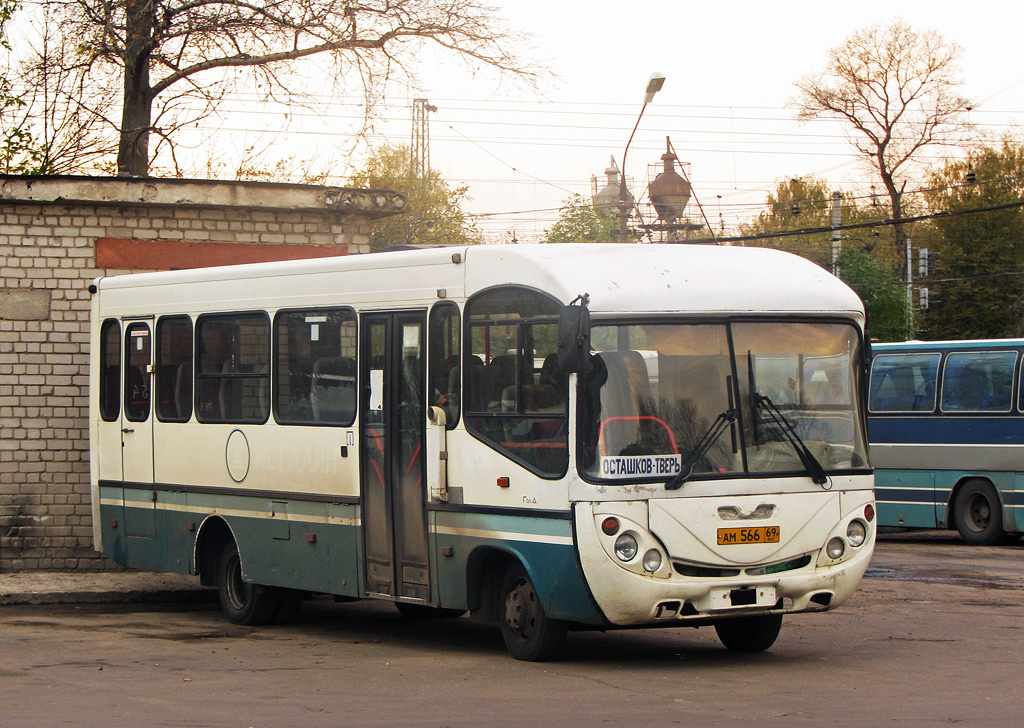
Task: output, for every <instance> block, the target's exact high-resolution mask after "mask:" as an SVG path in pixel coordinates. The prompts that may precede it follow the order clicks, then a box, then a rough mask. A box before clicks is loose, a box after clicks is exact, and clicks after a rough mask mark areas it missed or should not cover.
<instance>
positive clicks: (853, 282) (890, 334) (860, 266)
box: [839, 245, 914, 341]
mask: <svg viewBox="0 0 1024 728" xmlns="http://www.w3.org/2000/svg"><path fill="white" fill-rule="evenodd" d="M839 277H840V278H842V279H843V281H844V282H845V283H846V285H848V286H849V287H850V288H852V289H853V290H854V291H855V292H856V293H857V295H858V296H860V298H861V300H862V301H864V308H865V310H866V311H867V328H868V336H870V337H871V338H872V339H873V340H875V341H906V340H907V339H912V338H914V321H913V312H912V311H911V310H910V307H909V306H908V305H907V289H906V286H905V285H904V284H903V282H902V281H901V280H900V278H899V275H898V274H897V273H896V271H894V270H893V269H892V268H890V267H889V266H888V265H887V264H886V263H885V262H884V261H882V260H881V259H879V258H878V257H877V256H875V255H872V254H871V253H868V252H865V251H863V250H859V249H858V248H856V247H854V246H849V245H848V246H845V247H844V248H843V250H842V252H841V253H840V254H839Z"/></svg>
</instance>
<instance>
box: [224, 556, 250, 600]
mask: <svg viewBox="0 0 1024 728" xmlns="http://www.w3.org/2000/svg"><path fill="white" fill-rule="evenodd" d="M250 588H252V587H251V585H250V584H248V583H246V582H245V581H244V580H243V579H242V564H241V561H239V559H238V554H235V555H234V556H233V557H231V561H230V563H229V564H228V573H227V595H228V600H229V601H230V602H231V606H233V607H234V608H235V609H241V608H242V607H244V606H245V603H246V601H247V600H248V598H249V589H250Z"/></svg>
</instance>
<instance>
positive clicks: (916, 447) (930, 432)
mask: <svg viewBox="0 0 1024 728" xmlns="http://www.w3.org/2000/svg"><path fill="white" fill-rule="evenodd" d="M872 351H873V359H872V364H871V384H870V399H869V403H868V410H869V416H868V436H869V439H870V441H871V455H872V461H873V463H874V465H875V467H876V472H875V487H876V494H877V498H878V517H879V525H881V526H897V527H904V528H955V529H956V530H957V531H959V532H960V535H961V536H962V537H963V539H964V541H966V542H967V543H969V544H975V545H989V544H994V543H997V542H999V541H1001V540H1003V539H1004V537H1006V536H1011V537H1012V536H1015V535H1017V534H1020V533H1021V532H1022V531H1024V387H1022V386H1021V354H1022V352H1024V340H1021V339H1002V340H984V341H910V342H906V343H896V344H875V345H874V346H873V348H872Z"/></svg>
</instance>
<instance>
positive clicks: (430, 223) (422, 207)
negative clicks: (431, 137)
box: [349, 145, 480, 250]
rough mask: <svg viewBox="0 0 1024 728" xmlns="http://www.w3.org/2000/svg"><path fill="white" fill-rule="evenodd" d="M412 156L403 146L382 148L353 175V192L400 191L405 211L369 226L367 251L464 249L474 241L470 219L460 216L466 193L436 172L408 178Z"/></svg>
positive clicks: (476, 241)
mask: <svg viewBox="0 0 1024 728" xmlns="http://www.w3.org/2000/svg"><path fill="white" fill-rule="evenodd" d="M411 161H412V154H411V152H410V150H409V147H407V146H404V145H384V146H382V147H379V148H377V149H375V150H374V151H373V153H372V154H371V155H370V157H369V159H367V160H366V164H365V165H364V167H363V169H361V170H360V171H358V172H356V173H355V174H353V175H352V176H351V177H350V179H349V184H351V185H352V186H353V187H361V188H365V189H375V190H394V191H395V192H401V193H402V194H404V195H405V196H406V198H407V199H408V200H409V211H408V212H406V213H403V214H401V215H395V216H394V217H386V218H383V219H381V220H376V221H374V223H373V225H372V229H371V232H370V249H371V250H382V249H384V248H387V247H390V246H392V245H414V244H423V245H466V244H474V243H478V242H480V235H479V232H478V230H477V229H476V227H475V226H474V225H473V222H472V220H471V219H470V218H469V217H468V216H467V215H466V214H465V213H464V212H463V211H462V203H463V201H464V200H467V199H468V198H469V197H468V191H469V188H468V187H467V186H461V187H456V188H454V189H453V188H451V187H449V186H448V183H447V182H445V181H444V180H443V179H441V175H440V173H439V172H437V171H436V170H433V169H432V170H430V172H429V174H428V175H427V177H426V179H420V178H417V179H413V178H412V176H411V175H410V168H411Z"/></svg>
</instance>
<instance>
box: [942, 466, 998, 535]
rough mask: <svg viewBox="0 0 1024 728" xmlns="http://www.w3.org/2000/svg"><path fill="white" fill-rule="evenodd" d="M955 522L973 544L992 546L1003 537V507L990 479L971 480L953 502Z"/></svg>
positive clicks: (958, 529)
mask: <svg viewBox="0 0 1024 728" xmlns="http://www.w3.org/2000/svg"><path fill="white" fill-rule="evenodd" d="M953 522H954V523H955V524H956V530H957V531H959V532H960V537H961V538H962V539H963V540H964V542H965V543H968V544H970V545H972V546H991V545H992V544H994V543H996V542H998V541H999V540H1000V539H1001V538H1002V537H1003V507H1002V506H1001V505H1000V504H999V496H998V495H997V494H996V489H995V488H993V487H992V484H991V483H989V482H988V481H986V480H969V481H967V482H966V483H965V484H964V486H963V487H962V488H961V489H960V491H959V492H958V493H957V494H956V499H955V500H954V501H953Z"/></svg>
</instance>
